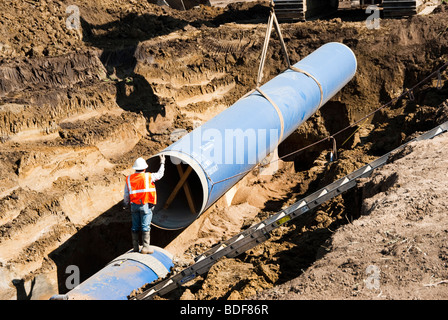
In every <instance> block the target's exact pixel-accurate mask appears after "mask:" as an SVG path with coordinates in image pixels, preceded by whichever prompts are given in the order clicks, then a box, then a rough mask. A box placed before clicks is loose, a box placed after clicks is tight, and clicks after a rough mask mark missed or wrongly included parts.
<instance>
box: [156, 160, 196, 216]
mask: <svg viewBox="0 0 448 320" xmlns="http://www.w3.org/2000/svg"><path fill="white" fill-rule="evenodd" d="M192 170H193V169H192V168H191V167H188V169H187V170H186V171H185V173H184V175H183V176H182V177H181V178H180V180H179V182H178V183H177V184H176V186H175V187H174V189H173V192H171V194H170V196H169V197H168V199H167V200H166V202H165V205H164V206H163V209H168V207H169V206H170V205H171V202H173V200H174V198H175V197H176V195H177V193H178V192H179V190H180V188H182V186H183V185H184V183H185V181H187V178H188V176H189V175H190V173H191V171H192Z"/></svg>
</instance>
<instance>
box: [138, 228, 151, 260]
mask: <svg viewBox="0 0 448 320" xmlns="http://www.w3.org/2000/svg"><path fill="white" fill-rule="evenodd" d="M142 238H143V248H142V251H141V252H140V253H142V254H148V253H149V254H150V253H154V250H153V249H152V248H150V247H149V238H150V237H149V231H144V232H142Z"/></svg>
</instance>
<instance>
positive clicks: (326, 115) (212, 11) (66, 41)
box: [0, 0, 448, 299]
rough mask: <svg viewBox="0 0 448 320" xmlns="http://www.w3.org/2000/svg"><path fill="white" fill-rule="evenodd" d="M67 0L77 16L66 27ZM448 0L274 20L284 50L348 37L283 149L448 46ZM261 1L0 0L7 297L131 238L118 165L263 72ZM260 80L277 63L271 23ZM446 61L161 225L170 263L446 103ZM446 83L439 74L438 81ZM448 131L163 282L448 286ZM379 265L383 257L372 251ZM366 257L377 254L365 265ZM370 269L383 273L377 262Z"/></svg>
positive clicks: (100, 258) (445, 111)
mask: <svg viewBox="0 0 448 320" xmlns="http://www.w3.org/2000/svg"><path fill="white" fill-rule="evenodd" d="M69 5H77V6H78V7H79V9H80V14H81V19H80V24H81V27H82V29H81V31H79V30H70V29H68V28H67V26H66V20H67V18H68V17H69V16H70V14H71V13H70V12H69V13H66V8H67V7H68V6H69ZM447 10H448V7H447V6H446V5H442V6H440V7H439V8H437V9H436V10H435V11H434V12H433V13H431V14H429V15H424V16H423V15H419V16H414V17H408V18H402V19H382V20H381V21H380V28H379V29H368V28H367V27H366V24H365V18H366V14H365V13H364V12H363V11H362V10H349V11H340V12H338V13H336V14H335V15H334V16H332V17H326V18H322V19H320V20H314V21H307V22H298V23H291V24H282V32H283V37H284V39H285V42H286V45H287V47H288V50H289V53H290V58H291V60H292V61H294V62H295V61H298V60H300V59H301V58H303V57H304V56H306V55H307V54H309V53H311V52H312V51H314V50H315V49H317V48H318V47H319V46H321V45H323V44H325V43H327V42H330V41H338V42H342V43H345V44H346V45H348V46H349V47H350V48H351V49H352V50H353V51H354V52H355V54H356V57H357V59H358V70H357V74H356V75H355V77H354V78H353V80H352V81H351V82H350V83H349V84H348V85H347V86H345V87H344V88H343V89H342V90H341V91H340V92H339V93H338V94H337V95H336V96H335V97H334V98H333V99H332V100H331V101H329V102H328V103H327V104H326V105H325V106H323V107H322V108H321V110H319V111H318V112H317V113H316V114H315V115H314V116H313V117H311V118H310V119H309V121H307V122H306V123H305V124H304V125H302V126H301V127H300V128H299V129H298V130H296V132H294V133H293V134H292V135H291V136H290V137H288V139H287V140H286V141H285V142H284V143H282V145H280V147H279V156H280V157H283V156H285V155H288V154H289V153H291V152H293V151H295V150H298V149H300V148H302V147H305V146H307V145H309V144H310V143H313V142H316V141H319V140H320V139H323V138H325V137H327V136H329V135H330V134H332V133H335V132H337V131H339V130H341V129H343V128H345V127H347V126H349V125H350V124H352V123H354V122H355V121H357V120H359V119H361V118H362V117H363V116H364V115H366V114H368V113H369V112H371V111H373V110H375V109H377V108H378V107H380V106H381V105H383V104H385V103H387V102H389V101H390V100H391V99H393V98H394V97H396V96H398V95H399V94H400V93H401V92H403V91H404V90H406V89H407V88H410V87H412V86H413V85H414V84H416V83H418V82H419V81H420V80H422V79H423V78H425V77H426V76H427V75H428V74H430V73H431V72H432V71H433V70H435V69H436V68H438V67H440V66H441V65H442V64H443V63H445V62H446V61H448V29H447V25H448V16H447V14H446V13H447ZM268 14H269V8H268V6H267V4H266V3H261V2H260V3H258V2H252V3H239V4H231V5H229V6H227V7H222V6H219V7H208V6H199V7H197V8H193V9H191V10H188V11H186V12H182V11H177V10H173V9H170V8H167V7H160V6H157V5H155V4H151V3H149V2H142V1H128V0H114V1H112V0H110V1H109V0H102V1H99V0H93V1H84V0H79V1H59V0H46V1H20V2H18V1H11V2H2V3H1V4H0V35H2V37H1V38H0V39H1V41H0V158H1V161H0V181H1V183H0V298H1V299H48V298H49V297H50V296H52V295H53V294H55V293H64V292H67V290H68V289H67V287H66V280H67V277H68V275H69V274H67V273H66V268H67V266H70V265H76V266H78V267H79V269H80V271H81V281H82V280H84V279H86V278H87V277H89V276H90V275H92V274H93V273H95V272H96V271H98V270H99V269H101V268H102V267H103V266H104V265H105V264H106V263H108V262H109V261H111V260H112V259H113V258H115V257H116V256H118V255H120V254H122V253H123V252H125V251H126V250H128V249H129V248H130V241H131V240H130V217H129V213H128V212H126V211H123V209H122V206H121V202H120V200H121V199H122V196H123V187H124V177H125V175H126V174H128V173H129V172H130V167H131V165H132V163H133V161H134V160H135V158H137V157H139V156H143V157H147V158H149V157H150V156H151V155H153V154H154V153H156V152H157V151H159V150H162V149H163V148H165V147H166V146H168V145H169V144H170V143H171V142H172V140H173V135H172V133H173V132H175V130H176V129H186V130H187V131H190V130H192V129H193V128H194V127H196V126H197V125H200V124H201V123H203V122H205V121H207V120H208V119H210V118H211V117H213V116H214V115H216V114H218V113H219V112H220V111H222V110H224V109H225V108H227V107H229V106H231V105H232V104H233V103H234V102H235V101H236V100H238V99H239V98H240V97H241V96H242V95H244V94H245V93H247V92H248V91H250V90H251V89H253V88H254V86H255V82H256V77H257V69H258V68H257V67H256V66H258V62H259V58H260V55H261V49H262V45H263V40H264V35H265V28H266V21H267V18H268ZM267 56H268V57H269V60H268V61H267V63H266V66H265V70H264V80H265V81H267V80H269V79H270V78H272V77H274V76H275V75H277V74H278V73H279V72H281V71H282V70H284V68H285V62H284V60H283V56H282V51H281V47H280V43H279V41H278V37H277V36H273V39H272V40H271V46H270V48H269V51H268V55H267ZM446 80H447V74H446V72H442V73H441V76H440V81H439V82H438V81H437V77H435V78H432V79H429V80H428V81H427V82H425V83H424V84H422V86H420V87H419V88H418V89H416V90H415V91H414V92H413V93H414V94H413V96H414V99H408V98H405V99H400V100H399V101H397V102H395V103H393V104H391V105H390V106H388V107H387V108H384V109H382V110H381V111H380V112H376V113H375V114H374V115H372V116H371V117H369V118H368V119H367V121H363V122H361V123H360V125H359V126H353V127H351V128H349V129H347V130H345V131H343V132H342V133H341V134H339V135H337V136H335V138H336V142H337V146H338V154H337V160H336V161H334V162H331V163H329V162H328V161H327V156H328V153H329V151H330V150H331V144H330V142H328V143H320V144H318V145H317V146H315V147H313V148H310V149H307V151H305V152H301V153H298V154H294V155H292V156H288V157H283V158H282V161H280V168H279V170H278V171H277V172H276V173H275V174H274V175H272V176H271V177H266V176H263V177H261V176H259V175H257V173H256V172H253V173H251V174H249V175H248V176H246V177H245V178H244V179H243V180H242V181H241V182H240V183H239V184H238V185H237V186H236V187H235V188H234V189H233V190H232V193H231V194H228V195H226V196H225V197H224V198H223V199H221V200H220V201H218V202H217V203H216V204H215V205H214V206H213V207H212V208H210V209H209V210H208V211H207V212H206V213H204V214H203V215H202V216H201V217H200V218H199V219H198V220H197V221H196V222H195V223H193V224H192V225H190V226H189V227H188V228H186V229H185V230H179V231H171V232H167V231H164V230H159V229H157V228H155V227H153V231H152V242H153V244H155V245H159V246H161V247H165V248H166V249H167V250H169V251H171V252H172V253H173V254H174V255H175V257H176V270H179V269H181V268H183V267H185V266H188V265H189V264H190V263H191V262H192V261H193V257H194V256H195V255H197V254H200V253H202V252H203V251H205V250H206V249H207V248H209V247H210V246H212V245H213V244H216V243H217V242H219V241H221V240H223V239H227V238H229V237H231V236H232V235H234V234H236V233H238V232H239V231H240V230H241V229H244V228H247V227H248V226H250V225H251V224H253V223H255V222H258V221H260V220H261V219H264V218H266V217H267V216H269V215H270V214H272V213H274V212H276V211H278V210H280V209H281V208H284V207H286V206H288V205H290V204H292V203H294V202H295V201H297V200H298V199H300V198H302V197H303V196H305V195H307V194H309V193H311V192H313V191H315V190H317V189H318V188H320V187H323V186H325V185H326V184H328V183H330V182H332V181H334V180H336V179H338V178H340V177H342V176H344V175H346V174H348V173H350V172H352V171H353V170H355V169H357V168H359V167H361V166H362V165H364V164H366V163H368V162H370V161H372V160H374V159H375V158H376V157H378V156H381V155H383V154H384V153H386V152H389V151H391V150H393V149H394V148H395V147H397V146H399V145H400V144H402V143H404V142H406V141H408V140H409V139H410V138H411V137H413V136H415V135H416V134H417V133H419V132H422V131H425V130H429V129H431V128H433V127H434V126H436V125H437V124H440V123H442V122H443V121H447V120H448V117H447V115H448V100H447V98H448V82H447V81H446ZM437 86H438V87H439V88H438V89H437V88H436V87H437ZM445 149H446V137H445V136H441V137H438V138H436V139H434V140H433V141H426V142H419V143H414V144H411V145H410V146H408V147H407V148H406V149H405V151H403V152H401V153H399V154H398V155H396V156H395V157H394V158H393V159H394V161H393V162H391V163H390V164H388V165H387V166H386V167H384V168H383V169H380V170H378V171H376V172H375V173H374V174H373V176H372V177H371V178H368V179H365V180H363V181H360V182H359V186H358V187H357V188H356V189H355V190H352V191H350V192H347V193H346V194H344V195H342V196H339V197H337V198H335V199H333V200H331V201H329V202H328V203H326V204H324V205H322V206H321V207H319V208H318V209H316V210H314V211H313V212H312V213H310V214H307V215H305V216H302V217H300V218H298V219H296V220H294V221H292V222H291V223H289V224H287V225H284V226H282V227H280V228H279V229H277V230H275V231H274V232H273V234H272V235H271V239H270V240H269V241H267V242H265V243H263V244H261V245H259V246H258V247H256V248H254V249H252V250H250V251H248V252H246V253H245V254H242V255H241V256H239V257H237V258H234V259H223V260H221V261H219V262H218V263H217V264H216V265H214V266H213V267H212V268H211V270H210V271H209V272H208V273H207V274H206V275H205V276H203V277H202V276H201V277H198V278H197V279H195V280H194V281H192V282H190V283H187V284H186V285H185V286H183V287H181V288H179V289H178V290H176V291H175V292H172V293H171V294H169V295H167V296H165V297H161V299H248V298H252V299H344V298H349V299H360V298H361V299H445V298H447V295H446V292H447V291H446V289H445V288H446V279H448V275H447V272H446V270H447V247H446V237H447V232H448V231H447V230H446V217H445V216H444V213H445V212H446V211H447V210H446V209H447V202H446V200H445V197H444V196H443V193H444V191H446V190H447V185H446V181H445V180H446V168H447V163H446V160H445V159H444V157H443V155H444V154H445V153H446V150H445ZM369 266H373V267H369ZM372 270H373V271H372ZM375 272H378V273H375Z"/></svg>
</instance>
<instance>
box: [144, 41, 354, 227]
mask: <svg viewBox="0 0 448 320" xmlns="http://www.w3.org/2000/svg"><path fill="white" fill-rule="evenodd" d="M294 67H295V68H298V69H301V70H303V71H305V72H306V73H308V75H307V74H305V73H301V72H297V71H294V70H291V69H288V70H286V71H285V72H283V73H281V74H280V75H278V76H276V77H275V78H273V79H272V80H270V81H269V82H267V83H265V84H264V85H263V86H261V87H260V89H261V92H262V93H263V94H262V93H260V92H258V91H255V92H253V93H251V94H249V95H247V96H245V97H243V98H242V99H240V100H239V101H237V102H236V103H235V104H233V105H232V106H231V107H229V108H228V109H226V110H224V111H223V112H221V113H220V114H218V115H217V116H215V117H214V118H213V119H211V120H209V121H208V122H206V123H205V124H203V125H202V126H200V127H198V128H196V129H195V130H193V131H192V132H190V133H189V134H188V135H186V136H184V137H183V138H181V139H179V140H178V141H176V142H175V143H173V144H172V145H170V146H169V147H168V148H166V149H165V150H163V151H162V152H160V153H159V154H164V155H166V156H168V157H169V158H170V160H171V163H170V161H167V166H166V169H165V177H164V178H163V179H161V180H160V181H159V182H157V183H156V186H157V192H158V204H157V206H156V208H155V210H154V216H153V220H152V222H153V224H154V225H156V226H158V227H160V228H163V229H180V228H184V227H186V226H188V225H189V224H191V223H192V222H193V221H194V220H195V219H196V218H197V217H198V216H199V215H200V214H202V213H203V212H204V211H205V210H207V209H208V208H209V207H210V206H211V205H212V204H213V203H214V202H215V201H216V200H218V199H219V198H220V197H221V196H223V195H224V194H225V193H226V192H227V191H228V190H229V189H230V188H231V187H232V186H234V185H235V184H236V183H237V182H238V181H239V180H240V179H241V178H243V177H244V175H245V173H247V172H248V171H250V170H251V169H253V168H254V167H255V165H256V164H257V163H259V162H260V161H261V160H262V159H263V158H264V157H266V156H267V155H269V154H270V153H271V152H272V151H274V150H275V148H276V147H277V146H278V144H279V143H280V142H282V141H283V140H284V139H285V138H286V137H288V136H289V135H290V134H291V133H292V132H294V130H296V129H297V127H298V126H299V125H300V124H302V123H303V122H304V121H306V120H307V119H308V118H309V117H310V116H312V115H313V114H314V113H315V112H316V111H317V110H318V109H319V107H320V106H321V105H323V104H325V103H326V102H327V101H328V100H330V99H331V98H332V97H333V96H334V95H335V94H336V93H337V92H338V91H339V90H341V89H342V88H343V87H344V86H345V85H346V84H347V83H348V82H349V81H350V80H351V79H352V78H353V76H354V75H355V72H356V67H357V62H356V57H355V55H354V53H353V52H352V51H351V50H350V48H348V47H347V46H346V45H344V44H341V43H335V42H332V43H327V44H325V45H323V46H322V47H320V48H319V49H317V50H316V51H314V52H313V53H311V54H310V55H308V56H307V57H305V58H304V59H302V60H301V61H299V62H298V63H296V64H295V65H294ZM159 154H158V155H159ZM158 155H156V156H154V157H152V158H151V159H149V164H150V169H152V168H151V167H153V168H155V169H156V168H157V166H158ZM180 161H182V163H183V164H182V171H186V170H187V168H188V166H190V167H192V169H193V170H192V173H191V174H190V176H189V178H188V180H187V182H188V187H189V188H190V190H191V194H192V197H191V198H192V199H193V202H194V205H195V208H194V210H190V207H191V206H190V205H189V204H188V201H187V200H188V197H187V196H186V194H187V192H183V190H182V189H181V191H180V192H179V193H178V194H177V196H176V198H175V200H174V201H173V202H172V203H171V204H170V206H169V207H167V208H164V205H165V202H166V200H167V199H168V197H169V195H170V194H171V192H172V191H173V189H174V188H175V186H176V184H177V183H178V181H179V177H180V173H179V172H178V171H177V170H176V167H175V164H178V163H179V162H180ZM191 198H190V199H191ZM191 211H194V212H193V213H192V212H191Z"/></svg>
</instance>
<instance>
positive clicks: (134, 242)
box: [132, 231, 140, 252]
mask: <svg viewBox="0 0 448 320" xmlns="http://www.w3.org/2000/svg"><path fill="white" fill-rule="evenodd" d="M132 246H133V247H134V252H139V251H140V247H139V245H138V232H133V231H132Z"/></svg>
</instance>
